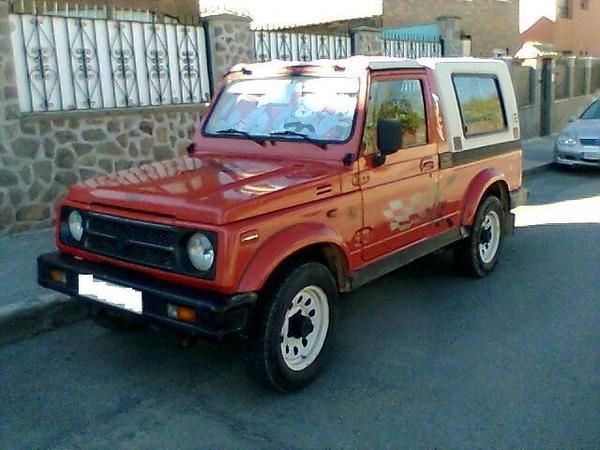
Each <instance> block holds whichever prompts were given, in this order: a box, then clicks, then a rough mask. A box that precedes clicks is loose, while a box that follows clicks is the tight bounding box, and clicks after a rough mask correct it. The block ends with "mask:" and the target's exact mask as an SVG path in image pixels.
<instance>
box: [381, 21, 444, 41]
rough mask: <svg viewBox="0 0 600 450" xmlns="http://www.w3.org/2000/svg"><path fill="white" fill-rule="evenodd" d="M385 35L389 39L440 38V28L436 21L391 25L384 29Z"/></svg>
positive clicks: (432, 39)
mask: <svg viewBox="0 0 600 450" xmlns="http://www.w3.org/2000/svg"><path fill="white" fill-rule="evenodd" d="M383 37H384V38H387V39H393V38H395V39H409V40H431V41H436V40H438V39H439V38H440V30H439V27H438V24H437V23H436V22H433V23H422V24H418V25H408V26H404V27H390V28H386V29H384V30H383Z"/></svg>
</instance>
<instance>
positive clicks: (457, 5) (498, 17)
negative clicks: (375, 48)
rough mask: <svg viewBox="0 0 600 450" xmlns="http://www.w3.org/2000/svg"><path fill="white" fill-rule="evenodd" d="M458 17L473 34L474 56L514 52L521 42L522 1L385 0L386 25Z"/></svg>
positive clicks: (400, 24) (468, 32)
mask: <svg viewBox="0 0 600 450" xmlns="http://www.w3.org/2000/svg"><path fill="white" fill-rule="evenodd" d="M439 16H458V17H460V18H461V21H460V28H461V30H462V32H463V33H464V34H467V35H471V37H472V42H473V52H472V54H473V56H485V57H489V56H493V53H492V52H493V50H494V49H496V48H502V49H506V48H508V49H509V52H510V54H515V53H516V51H517V50H518V49H519V48H520V45H519V0H508V1H502V0H472V1H466V0H383V26H384V27H386V28H387V27H393V26H402V25H412V24H418V23H428V22H435V21H436V19H437V17H439Z"/></svg>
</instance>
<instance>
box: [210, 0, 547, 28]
mask: <svg viewBox="0 0 600 450" xmlns="http://www.w3.org/2000/svg"><path fill="white" fill-rule="evenodd" d="M447 1H456V0H447ZM520 1H521V20H520V24H519V25H520V29H521V31H525V30H526V29H527V28H529V27H530V26H531V25H533V24H534V23H535V22H536V21H537V20H538V19H539V18H540V17H542V16H546V17H548V18H549V19H551V20H556V6H555V5H556V0H520ZM200 4H201V8H202V9H203V10H205V9H206V10H208V11H210V10H211V9H212V10H215V9H217V10H220V9H222V8H228V9H229V10H232V11H235V12H246V13H248V14H249V15H250V16H251V17H252V18H254V21H255V25H256V26H258V27H262V26H267V25H273V26H282V25H303V24H307V23H320V22H328V21H331V20H339V19H351V18H355V17H368V16H374V15H379V14H381V10H382V6H381V4H382V0H200Z"/></svg>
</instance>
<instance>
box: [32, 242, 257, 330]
mask: <svg viewBox="0 0 600 450" xmlns="http://www.w3.org/2000/svg"><path fill="white" fill-rule="evenodd" d="M37 262H38V283H39V284H40V285H41V286H43V287H45V288H48V289H53V290H55V291H58V292H62V293H64V294H67V295H69V296H72V297H75V298H77V299H79V300H81V301H84V302H86V303H89V304H91V305H93V306H96V307H97V308H100V309H106V310H110V311H111V312H112V313H113V314H117V315H119V316H123V317H126V318H128V319H130V320H132V321H137V322H144V323H148V324H153V325H158V326H161V327H164V328H170V329H174V330H178V331H181V332H184V333H186V334H189V335H192V336H202V337H208V338H214V339H219V340H220V339H224V338H226V337H229V336H232V335H239V334H241V333H243V332H244V330H245V329H246V325H247V322H248V316H249V313H250V309H251V308H252V307H253V306H254V304H255V303H256V299H257V295H256V293H244V294H236V295H232V296H226V295H222V294H218V293H212V292H206V291H199V290H197V289H193V288H190V287H187V286H180V285H177V284H173V283H169V282H165V281H161V280H156V279H155V278H153V277H150V276H148V275H144V274H140V273H137V272H134V271H128V270H123V269H120V268H115V267H111V266H107V265H105V264H98V263H93V262H89V261H83V260H79V259H76V258H73V257H71V256H68V255H64V254H62V253H59V252H56V253H49V254H46V255H42V256H40V257H39V258H38V260H37ZM53 270H58V271H61V272H64V274H65V275H66V280H65V281H66V282H64V283H62V282H56V281H54V280H53V279H52V277H51V275H50V272H51V271H53ZM79 275H93V276H94V278H97V279H99V280H102V281H105V282H108V283H112V284H114V285H118V286H123V287H127V288H131V289H135V290H136V291H140V292H141V293H142V305H143V310H142V314H135V313H132V312H128V311H126V310H123V309H120V308H118V307H115V306H112V305H109V304H106V303H103V302H101V301H98V300H94V299H91V298H88V297H82V296H80V295H79ZM168 304H172V305H177V306H182V307H186V308H190V309H193V310H194V311H196V321H195V323H184V322H181V321H178V320H175V319H172V318H170V317H169V316H168V315H167V305H168Z"/></svg>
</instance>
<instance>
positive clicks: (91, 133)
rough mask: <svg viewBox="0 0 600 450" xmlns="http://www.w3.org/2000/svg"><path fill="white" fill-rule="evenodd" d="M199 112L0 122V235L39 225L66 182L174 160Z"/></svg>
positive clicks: (46, 223)
mask: <svg viewBox="0 0 600 450" xmlns="http://www.w3.org/2000/svg"><path fill="white" fill-rule="evenodd" d="M200 113H201V108H200V107H198V106H196V107H194V108H190V107H188V108H173V109H171V110H169V111H164V110H155V111H152V110H145V111H144V110H139V111H127V112H123V111H113V112H112V113H110V112H104V113H103V114H94V115H90V114H89V113H88V114H78V113H64V114H52V115H51V116H49V115H36V116H29V117H16V118H14V119H11V120H8V121H5V122H4V123H3V127H2V128H3V139H2V144H0V235H1V234H6V233H9V234H12V233H19V232H23V231H27V230H31V229H38V228H45V227H48V226H50V225H51V223H52V220H53V219H54V205H55V204H56V202H57V201H58V200H59V199H60V198H61V197H62V196H63V195H64V194H65V193H66V191H67V189H68V187H69V186H71V185H72V184H75V183H78V182H80V181H84V180H86V179H89V178H91V177H94V176H97V175H100V174H106V173H110V172H113V171H119V170H123V169H128V168H130V167H132V166H133V165H139V164H142V163H145V162H150V161H155V160H164V159H169V158H173V157H175V156H176V155H182V154H184V153H185V151H186V147H187V146H188V145H189V143H190V138H191V136H192V134H193V132H194V130H195V126H196V124H197V123H199V121H200Z"/></svg>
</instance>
